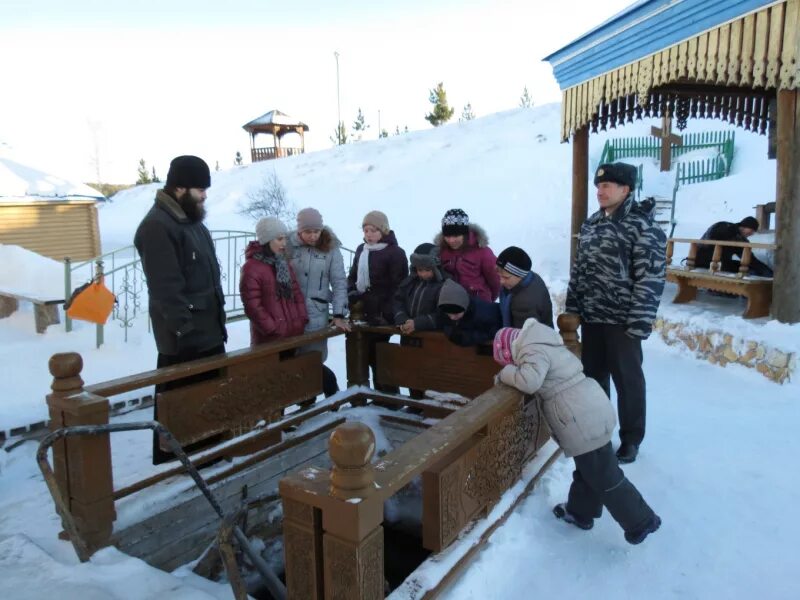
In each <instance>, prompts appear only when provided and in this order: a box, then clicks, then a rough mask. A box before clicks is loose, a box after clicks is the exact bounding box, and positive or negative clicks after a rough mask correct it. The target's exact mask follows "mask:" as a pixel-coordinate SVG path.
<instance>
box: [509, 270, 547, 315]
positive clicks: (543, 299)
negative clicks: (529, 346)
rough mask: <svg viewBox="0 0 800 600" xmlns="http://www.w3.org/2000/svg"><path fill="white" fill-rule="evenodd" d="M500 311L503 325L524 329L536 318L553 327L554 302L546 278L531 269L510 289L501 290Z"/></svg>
mask: <svg viewBox="0 0 800 600" xmlns="http://www.w3.org/2000/svg"><path fill="white" fill-rule="evenodd" d="M500 313H501V314H502V316H503V327H516V328H517V329H522V326H523V325H525V321H527V320H528V319H530V318H534V319H536V320H537V321H539V323H542V324H543V325H547V326H548V327H550V328H551V329H553V303H552V301H551V300H550V292H549V291H548V290H547V285H545V283H544V280H543V279H542V278H541V277H539V275H537V274H536V273H534V272H533V271H531V272H530V273H528V274H527V275H526V276H525V277H524V278H523V279H522V281H520V282H519V283H518V284H517V285H515V286H514V287H513V288H511V289H510V290H507V289H505V288H503V289H502V290H500Z"/></svg>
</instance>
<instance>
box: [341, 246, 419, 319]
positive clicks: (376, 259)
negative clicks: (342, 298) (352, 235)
mask: <svg viewBox="0 0 800 600" xmlns="http://www.w3.org/2000/svg"><path fill="white" fill-rule="evenodd" d="M381 242H382V243H385V244H387V246H386V248H384V249H383V250H378V251H377V252H376V251H371V252H370V253H369V283H370V287H369V289H368V290H367V291H366V292H364V293H363V294H362V293H360V292H359V291H358V290H357V289H356V280H357V279H358V262H359V261H360V260H361V254H362V252H363V251H364V244H360V245H359V246H358V248H356V254H355V256H354V257H353V265H352V266H351V267H350V274H349V275H348V277H347V290H348V295H349V297H350V302H351V303H352V302H355V301H357V300H361V302H362V303H363V306H364V317H365V318H366V320H367V322H368V323H369V324H370V325H389V324H392V323H394V310H393V306H392V303H393V299H394V293H395V292H396V291H397V287H398V286H399V285H400V283H401V282H402V281H403V279H405V277H406V275H408V261H407V259H406V253H405V251H404V250H403V249H402V248H401V247H400V246H398V245H397V238H396V237H395V235H394V231H390V232H389V233H387V234H386V235H384V236H383V237H382V238H381Z"/></svg>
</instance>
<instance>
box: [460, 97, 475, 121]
mask: <svg viewBox="0 0 800 600" xmlns="http://www.w3.org/2000/svg"><path fill="white" fill-rule="evenodd" d="M474 118H475V113H474V112H472V104H470V103H469V102H467V103H466V104H465V105H464V110H462V111H461V118H460V119H459V122H461V121H472V119H474Z"/></svg>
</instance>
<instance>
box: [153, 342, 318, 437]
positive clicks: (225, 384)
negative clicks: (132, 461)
mask: <svg viewBox="0 0 800 600" xmlns="http://www.w3.org/2000/svg"><path fill="white" fill-rule="evenodd" d="M321 392H322V361H321V356H320V353H319V352H309V353H308V354H301V355H300V356H297V357H292V358H287V359H285V360H278V359H277V356H276V357H275V360H272V361H270V360H257V361H256V360H253V361H248V362H243V363H238V364H235V365H231V366H230V367H228V368H227V371H226V372H225V373H224V374H223V375H222V376H220V377H218V378H217V379H212V380H210V381H204V382H201V383H196V384H193V385H189V386H186V387H181V388H178V389H175V390H170V391H167V392H163V393H161V394H159V396H158V418H159V421H160V422H161V423H162V424H164V426H165V427H167V429H169V430H170V431H171V432H172V434H173V435H174V436H175V437H176V438H177V440H178V441H179V442H180V443H181V445H184V446H185V445H188V444H191V443H194V442H197V441H200V440H204V439H206V438H209V437H211V436H213V435H216V434H220V433H224V434H229V435H239V434H241V433H244V432H246V431H249V430H250V429H252V428H253V427H254V426H255V425H256V424H257V423H258V422H259V421H261V420H262V419H263V420H265V421H267V422H270V421H272V420H274V418H275V416H276V415H278V416H279V415H280V410H281V409H282V408H284V407H286V406H289V405H291V404H295V403H297V402H300V401H302V400H306V399H308V398H311V397H313V396H316V395H318V394H320V393H321Z"/></svg>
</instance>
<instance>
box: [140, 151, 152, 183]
mask: <svg viewBox="0 0 800 600" xmlns="http://www.w3.org/2000/svg"><path fill="white" fill-rule="evenodd" d="M138 174H139V179H137V180H136V185H141V184H143V183H153V179H152V178H151V177H150V171H149V170H148V169H147V164H146V163H145V162H144V159H143V158H140V159H139V171H138Z"/></svg>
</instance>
